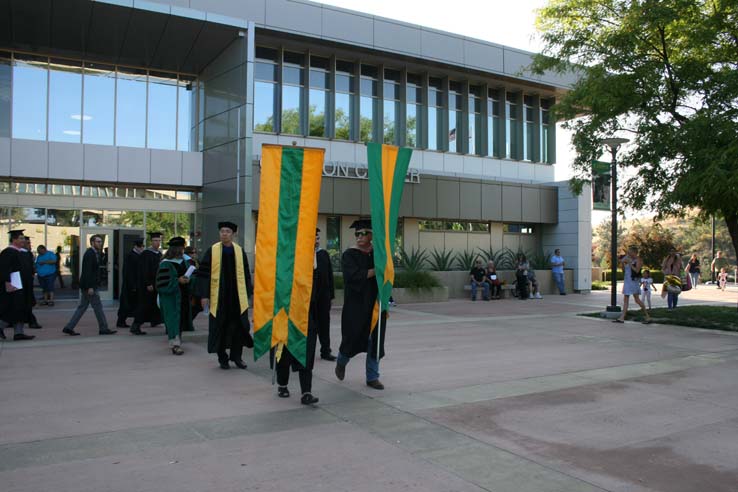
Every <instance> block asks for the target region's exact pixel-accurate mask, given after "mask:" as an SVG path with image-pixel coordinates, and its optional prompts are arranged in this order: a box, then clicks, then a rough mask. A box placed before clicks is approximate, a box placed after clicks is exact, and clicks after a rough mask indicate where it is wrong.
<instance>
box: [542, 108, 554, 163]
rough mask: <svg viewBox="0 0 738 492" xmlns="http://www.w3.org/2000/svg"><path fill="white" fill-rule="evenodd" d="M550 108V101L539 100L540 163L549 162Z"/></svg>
mask: <svg viewBox="0 0 738 492" xmlns="http://www.w3.org/2000/svg"><path fill="white" fill-rule="evenodd" d="M550 108H551V101H550V100H547V99H543V100H541V108H540V111H541V116H540V117H541V162H551V156H550V155H549V134H550V132H551V128H552V127H551V114H550Z"/></svg>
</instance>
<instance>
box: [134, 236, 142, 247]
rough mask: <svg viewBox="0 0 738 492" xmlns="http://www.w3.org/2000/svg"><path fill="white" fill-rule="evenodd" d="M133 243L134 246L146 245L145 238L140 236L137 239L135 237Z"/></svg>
mask: <svg viewBox="0 0 738 492" xmlns="http://www.w3.org/2000/svg"><path fill="white" fill-rule="evenodd" d="M133 245H134V246H143V245H144V240H143V238H140V237H139V238H136V239H134V240H133Z"/></svg>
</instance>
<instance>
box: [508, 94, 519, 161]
mask: <svg viewBox="0 0 738 492" xmlns="http://www.w3.org/2000/svg"><path fill="white" fill-rule="evenodd" d="M505 101H506V102H505V104H506V105H507V120H506V121H505V157H507V158H508V159H515V158H516V157H517V150H516V149H517V145H518V138H519V136H518V133H519V132H518V118H519V115H518V104H517V96H516V95H515V94H507V96H506V99H505Z"/></svg>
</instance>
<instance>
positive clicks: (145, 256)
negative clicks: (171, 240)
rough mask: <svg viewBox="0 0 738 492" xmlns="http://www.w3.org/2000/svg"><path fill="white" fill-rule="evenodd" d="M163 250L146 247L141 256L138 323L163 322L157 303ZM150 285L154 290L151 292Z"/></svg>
mask: <svg viewBox="0 0 738 492" xmlns="http://www.w3.org/2000/svg"><path fill="white" fill-rule="evenodd" d="M160 261H161V252H160V251H154V250H153V249H151V248H147V249H145V250H144V251H143V252H142V253H141V256H140V258H139V265H138V271H139V283H138V306H136V317H135V322H136V323H139V324H140V323H145V322H147V321H148V322H150V323H151V324H152V325H156V324H159V323H161V313H160V312H159V307H158V306H157V305H156V272H157V271H158V270H159V262H160ZM148 286H153V287H154V290H153V291H151V292H149V290H148V289H147V287H148Z"/></svg>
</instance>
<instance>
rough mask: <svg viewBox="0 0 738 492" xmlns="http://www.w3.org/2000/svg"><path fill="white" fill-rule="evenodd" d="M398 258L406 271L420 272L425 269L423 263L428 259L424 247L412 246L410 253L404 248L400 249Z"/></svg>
mask: <svg viewBox="0 0 738 492" xmlns="http://www.w3.org/2000/svg"><path fill="white" fill-rule="evenodd" d="M400 258H402V261H401V264H402V267H403V268H404V269H405V270H406V271H408V272H420V271H423V270H424V269H425V263H426V261H428V252H427V251H426V250H424V249H420V248H413V249H412V250H411V251H410V254H408V253H407V251H405V248H401V249H400Z"/></svg>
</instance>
